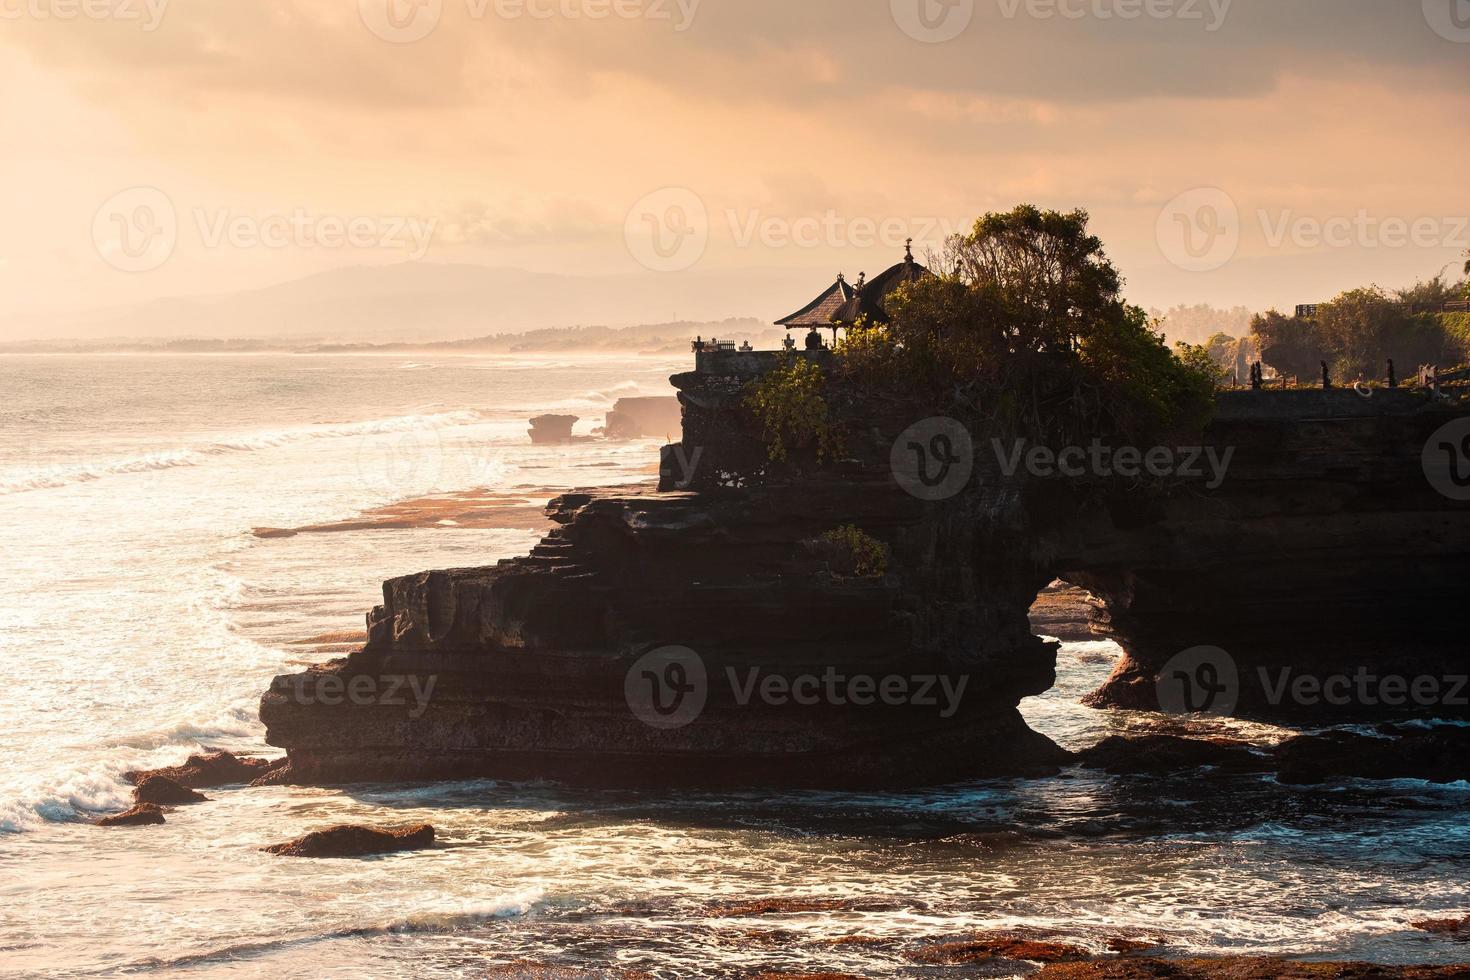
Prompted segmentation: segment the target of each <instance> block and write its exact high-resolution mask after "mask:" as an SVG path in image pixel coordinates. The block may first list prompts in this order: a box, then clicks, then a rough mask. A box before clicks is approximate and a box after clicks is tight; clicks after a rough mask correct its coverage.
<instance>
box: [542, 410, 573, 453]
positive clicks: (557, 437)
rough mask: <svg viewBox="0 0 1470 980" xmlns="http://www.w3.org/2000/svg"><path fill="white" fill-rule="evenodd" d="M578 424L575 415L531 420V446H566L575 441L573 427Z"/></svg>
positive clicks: (551, 416)
mask: <svg viewBox="0 0 1470 980" xmlns="http://www.w3.org/2000/svg"><path fill="white" fill-rule="evenodd" d="M577 422H578V418H577V416H575V415H538V416H536V417H535V418H533V419H532V420H531V428H530V436H531V445H533V446H560V445H565V444H566V443H569V442H571V441H573V437H572V426H574V425H576V424H577Z"/></svg>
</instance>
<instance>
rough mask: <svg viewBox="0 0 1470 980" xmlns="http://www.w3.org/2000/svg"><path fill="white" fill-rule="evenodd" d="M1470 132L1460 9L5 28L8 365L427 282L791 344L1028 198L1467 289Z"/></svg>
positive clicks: (1349, 272) (1215, 280) (518, 16)
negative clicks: (736, 301) (137, 329)
mask: <svg viewBox="0 0 1470 980" xmlns="http://www.w3.org/2000/svg"><path fill="white" fill-rule="evenodd" d="M1467 121H1470V0H248V2H247V0H0V131H3V134H4V135H3V152H0V181H3V183H4V186H5V187H6V193H5V195H4V197H3V199H0V331H4V330H6V329H7V328H6V327H5V326H4V324H5V323H7V322H10V323H12V324H14V323H15V322H18V321H17V320H16V317H17V316H18V315H24V317H25V322H26V323H27V324H29V325H30V326H29V327H28V328H27V329H38V328H36V326H35V325H36V324H38V323H39V324H44V323H46V322H47V320H46V318H47V317H48V316H51V315H52V314H58V315H59V314H62V313H66V312H68V311H77V310H90V309H98V308H111V307H116V306H124V305H128V304H137V303H144V302H147V301H152V300H158V299H161V298H166V297H176V296H196V295H210V294H227V293H232V292H237V291H242V290H254V289H259V288H262V287H266V286H270V285H273V284H276V283H282V282H288V281H291V280H294V279H299V278H301V277H305V276H309V275H312V274H314V273H319V272H322V271H324V270H330V269H337V268H341V267H346V266H383V267H385V269H384V275H385V276H390V275H392V273H393V270H392V269H391V268H387V267H393V266H396V265H398V264H400V263H404V262H420V263H470V264H478V265H486V266H510V267H516V268H522V269H528V270H531V271H536V272H557V273H563V274H569V275H592V276H629V277H642V278H644V279H646V281H647V289H648V295H650V296H657V294H658V291H659V290H660V289H661V288H672V287H671V285H670V284H671V283H672V282H674V281H676V280H677V279H678V277H691V276H700V277H705V278H704V279H701V280H699V281H701V282H702V281H705V279H708V278H710V277H714V278H721V277H724V278H728V279H729V280H730V281H732V282H735V283H740V282H742V281H744V282H748V283H749V289H748V296H749V298H748V301H745V302H744V303H743V306H744V308H739V309H730V310H727V311H723V312H725V313H727V314H728V315H747V314H749V315H757V316H761V317H763V318H766V319H774V318H775V317H777V316H780V315H783V314H785V313H788V312H790V311H791V310H792V309H794V308H796V307H798V306H800V305H802V304H803V303H804V302H805V301H806V300H807V299H809V298H810V296H807V295H794V294H793V287H792V286H791V276H790V274H789V273H790V272H791V270H793V269H800V270H810V273H811V282H812V288H811V290H810V293H812V294H813V295H814V294H815V293H816V292H817V291H819V290H820V289H821V288H822V287H824V286H825V285H826V284H828V283H830V281H831V279H832V278H833V277H834V276H835V274H836V273H837V272H838V271H843V272H845V273H846V274H847V275H848V276H849V277H850V278H851V277H855V276H856V275H857V274H858V273H859V272H867V273H868V274H869V275H872V274H876V273H877V272H879V271H881V270H882V269H883V268H884V267H886V266H887V265H888V264H890V263H891V262H893V261H896V260H897V259H898V258H900V257H901V255H902V251H903V247H904V240H905V239H907V238H910V237H912V238H914V239H916V245H915V247H916V251H918V252H919V254H920V255H921V256H922V254H923V252H924V250H925V249H926V248H930V247H933V246H935V245H937V244H938V242H939V241H940V240H941V239H942V237H943V236H944V235H945V234H947V233H950V232H953V231H956V230H964V229H965V228H967V227H968V226H969V225H970V224H971V223H973V221H974V219H975V218H976V217H977V216H979V215H981V214H983V213H984V212H986V211H992V210H1005V209H1009V208H1010V207H1012V206H1014V205H1015V204H1017V203H1020V202H1032V203H1035V204H1037V205H1039V206H1042V207H1051V208H1058V209H1063V210H1070V209H1072V208H1079V207H1080V208H1085V209H1086V210H1087V211H1089V212H1090V213H1091V215H1092V221H1093V228H1094V231H1095V232H1096V233H1097V234H1098V235H1100V236H1101V237H1102V239H1103V241H1104V242H1105V243H1106V246H1107V249H1108V253H1109V255H1110V256H1111V257H1112V259H1113V261H1114V262H1115V263H1116V264H1117V265H1118V267H1119V268H1120V269H1121V271H1122V273H1123V275H1124V277H1125V278H1126V279H1127V282H1128V286H1127V294H1128V297H1129V298H1130V299H1131V300H1132V301H1134V302H1137V303H1140V304H1142V305H1145V306H1159V307H1167V306H1169V305H1173V304H1175V303H1195V302H1202V303H1211V304H1214V305H1216V306H1233V305H1237V304H1241V305H1246V306H1249V307H1251V308H1253V309H1262V308H1265V307H1267V306H1272V305H1274V306H1279V307H1286V306H1290V305H1292V304H1295V303H1299V302H1313V301H1318V300H1323V299H1327V298H1330V297H1331V296H1332V295H1334V294H1335V293H1336V292H1338V291H1341V290H1342V289H1345V288H1350V287H1353V286H1357V285H1363V284H1367V283H1373V282H1376V283H1380V284H1382V285H1384V286H1386V287H1395V286H1400V285H1404V284H1407V283H1409V282H1412V281H1414V280H1415V279H1416V278H1419V277H1421V276H1428V275H1432V274H1434V273H1435V272H1437V271H1439V270H1440V269H1441V268H1443V267H1445V266H1447V265H1451V264H1452V263H1453V266H1454V268H1455V269H1458V268H1459V266H1460V264H1461V263H1463V258H1461V256H1462V255H1463V254H1464V253H1465V252H1466V250H1467V249H1470V181H1467V179H1466V177H1467V174H1470V166H1467V164H1466V160H1467V159H1470V125H1467ZM772 270H783V271H784V272H785V273H786V274H785V275H781V276H777V275H774V274H773V272H772ZM722 295H724V294H722ZM658 306H659V304H658V303H656V302H651V303H650V308H651V310H653V309H654V308H656V307H658ZM636 313H637V311H636V310H633V311H629V312H627V313H626V318H627V319H637V316H636ZM656 313H657V314H659V315H661V314H663V313H664V311H663V310H662V309H657V310H656ZM656 318H658V316H656V315H655V314H654V313H653V312H651V313H650V316H649V319H656ZM11 329H16V328H14V327H12V328H11Z"/></svg>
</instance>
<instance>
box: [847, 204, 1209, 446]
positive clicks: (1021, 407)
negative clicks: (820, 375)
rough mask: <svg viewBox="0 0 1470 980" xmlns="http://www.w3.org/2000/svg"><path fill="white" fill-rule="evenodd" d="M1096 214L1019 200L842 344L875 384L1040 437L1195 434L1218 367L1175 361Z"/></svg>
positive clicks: (850, 371)
mask: <svg viewBox="0 0 1470 980" xmlns="http://www.w3.org/2000/svg"><path fill="white" fill-rule="evenodd" d="M1087 224H1088V215H1087V212H1085V211H1073V212H1071V213H1068V214H1062V213H1059V212H1056V211H1041V210H1038V209H1037V208H1035V207H1032V206H1030V205H1022V206H1021V207H1018V208H1016V209H1015V210H1013V211H1009V212H1006V213H1004V214H987V215H986V216H985V217H983V218H981V219H980V220H979V221H977V222H976V223H975V227H974V229H973V230H972V231H971V232H970V234H968V235H964V236H956V237H954V238H952V239H951V240H950V241H949V242H948V243H947V245H946V248H945V253H944V255H943V256H942V262H941V265H940V268H938V269H935V270H933V271H934V272H935V273H936V274H935V275H934V276H931V277H927V278H924V279H919V280H916V281H914V282H910V283H907V284H905V285H904V286H902V287H900V288H899V289H898V291H896V292H895V293H894V294H893V295H892V296H890V297H889V298H888V301H887V304H886V305H887V310H888V314H889V318H890V322H889V323H888V324H887V325H886V326H884V327H882V328H869V329H855V330H854V331H852V336H851V337H849V338H848V339H847V340H846V341H844V342H843V343H842V344H840V345H839V347H838V350H839V352H840V353H842V354H843V357H842V358H841V359H840V361H839V363H840V365H841V370H842V371H843V373H844V375H846V377H847V378H848V379H849V380H850V381H851V382H853V384H854V385H855V386H862V387H863V388H864V389H865V390H869V391H872V390H875V389H876V390H882V391H886V392H888V393H891V394H893V395H896V396H900V397H909V398H913V397H920V398H926V399H928V400H929V401H930V402H931V403H932V404H931V407H932V408H933V409H935V410H936V411H948V412H952V413H955V414H957V415H964V414H968V415H970V416H972V417H975V416H978V419H976V420H977V421H980V422H982V423H983V422H988V423H992V424H994V425H996V426H999V427H1001V428H1003V429H1005V430H1008V431H1013V432H1025V433H1027V434H1029V435H1030V436H1032V437H1033V438H1036V439H1047V438H1051V437H1056V438H1078V437H1081V436H1083V435H1088V436H1090V435H1100V434H1121V435H1125V436H1128V437H1131V438H1134V439H1138V440H1140V441H1143V440H1153V439H1157V438H1160V437H1161V436H1162V435H1163V434H1164V433H1166V432H1169V431H1175V430H1186V429H1197V428H1199V427H1202V426H1203V425H1204V423H1205V422H1207V421H1208V419H1209V415H1210V412H1211V411H1212V410H1213V407H1214V403H1213V392H1214V385H1215V380H1216V376H1217V375H1216V372H1215V371H1214V370H1213V369H1206V367H1205V365H1204V364H1203V362H1201V360H1200V359H1199V358H1198V357H1197V356H1196V355H1194V354H1193V353H1190V352H1186V354H1185V358H1184V359H1181V358H1180V357H1177V356H1175V354H1174V353H1172V352H1171V351H1170V350H1169V349H1168V347H1167V346H1166V344H1165V343H1164V339H1163V336H1162V335H1161V334H1160V332H1159V331H1158V329H1157V328H1156V326H1155V324H1154V323H1153V322H1152V321H1151V320H1150V319H1149V317H1148V315H1147V314H1146V313H1144V311H1143V310H1141V309H1139V308H1137V307H1134V306H1129V305H1128V304H1126V303H1124V302H1123V300H1122V299H1121V295H1120V294H1121V291H1122V279H1121V277H1120V276H1119V274H1118V271H1117V270H1116V269H1115V268H1114V267H1113V265H1112V263H1111V262H1109V261H1108V258H1107V256H1106V254H1105V253H1104V251H1103V246H1102V242H1101V241H1099V240H1098V239H1097V238H1096V237H1095V236H1093V235H1091V234H1089V233H1088V230H1087Z"/></svg>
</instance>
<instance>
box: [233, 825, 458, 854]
mask: <svg viewBox="0 0 1470 980" xmlns="http://www.w3.org/2000/svg"><path fill="white" fill-rule="evenodd" d="M433 846H434V828H433V827H432V826H430V825H429V824H426V823H423V824H415V825H413V826H411V827H388V828H378V827H362V826H358V825H355V824H342V825H340V826H337V827H328V828H327V829H326V830H317V831H313V832H312V833H309V834H306V835H305V836H302V837H298V838H296V839H295V840H289V841H286V842H285V843H282V844H272V845H271V846H270V847H264V848H261V850H263V851H265V852H266V853H268V854H277V855H280V856H282V857H305V858H348V857H366V856H368V855H372V854H391V853H395V852H398V851H416V850H422V849H424V848H427V847H433Z"/></svg>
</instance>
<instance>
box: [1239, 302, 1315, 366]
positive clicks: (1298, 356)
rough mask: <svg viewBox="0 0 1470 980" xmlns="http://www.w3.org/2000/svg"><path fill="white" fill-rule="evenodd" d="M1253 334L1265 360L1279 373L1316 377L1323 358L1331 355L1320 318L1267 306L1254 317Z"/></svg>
mask: <svg viewBox="0 0 1470 980" xmlns="http://www.w3.org/2000/svg"><path fill="white" fill-rule="evenodd" d="M1251 336H1252V337H1253V338H1255V341H1256V346H1257V347H1258V348H1259V349H1260V351H1261V360H1262V362H1263V363H1265V364H1267V365H1268V366H1270V367H1272V368H1274V369H1275V370H1276V372H1277V373H1278V374H1282V375H1286V376H1295V377H1298V378H1310V377H1315V376H1316V374H1317V369H1318V366H1319V364H1320V362H1321V361H1324V360H1327V359H1328V358H1329V353H1328V351H1327V348H1326V345H1325V344H1324V343H1323V340H1322V335H1321V331H1320V330H1319V329H1318V326H1317V322H1316V321H1315V320H1311V319H1301V318H1299V317H1294V316H1285V315H1283V314H1282V313H1280V312H1279V311H1277V310H1267V311H1266V312H1265V313H1261V314H1258V315H1257V316H1255V317H1254V318H1252V320H1251Z"/></svg>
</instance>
